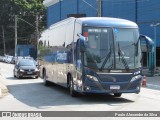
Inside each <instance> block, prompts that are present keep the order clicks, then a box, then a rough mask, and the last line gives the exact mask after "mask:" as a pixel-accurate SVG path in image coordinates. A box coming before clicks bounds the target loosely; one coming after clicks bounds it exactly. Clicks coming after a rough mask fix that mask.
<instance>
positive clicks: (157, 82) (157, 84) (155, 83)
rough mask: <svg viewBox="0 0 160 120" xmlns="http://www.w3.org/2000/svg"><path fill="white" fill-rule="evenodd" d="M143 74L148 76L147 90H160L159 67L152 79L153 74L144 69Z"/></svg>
mask: <svg viewBox="0 0 160 120" xmlns="http://www.w3.org/2000/svg"><path fill="white" fill-rule="evenodd" d="M142 73H143V75H144V76H146V81H147V85H146V88H150V89H156V90H160V68H158V67H157V69H156V71H155V72H154V75H153V76H152V77H151V72H150V71H149V70H148V69H143V70H142Z"/></svg>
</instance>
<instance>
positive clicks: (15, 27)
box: [14, 15, 17, 57]
mask: <svg viewBox="0 0 160 120" xmlns="http://www.w3.org/2000/svg"><path fill="white" fill-rule="evenodd" d="M14 29H15V57H16V56H17V52H16V48H17V15H15V26H14Z"/></svg>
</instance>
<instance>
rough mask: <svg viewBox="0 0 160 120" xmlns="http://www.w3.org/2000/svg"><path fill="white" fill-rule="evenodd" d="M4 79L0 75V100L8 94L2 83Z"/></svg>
mask: <svg viewBox="0 0 160 120" xmlns="http://www.w3.org/2000/svg"><path fill="white" fill-rule="evenodd" d="M3 80H4V78H3V77H2V76H1V75H0V98H2V97H4V96H6V95H7V94H8V88H7V87H6V85H5V84H4V83H3Z"/></svg>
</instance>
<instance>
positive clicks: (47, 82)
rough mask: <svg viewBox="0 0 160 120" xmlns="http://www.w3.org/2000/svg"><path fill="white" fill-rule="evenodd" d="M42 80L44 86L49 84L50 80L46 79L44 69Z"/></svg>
mask: <svg viewBox="0 0 160 120" xmlns="http://www.w3.org/2000/svg"><path fill="white" fill-rule="evenodd" d="M43 80H44V85H45V86H50V85H51V82H49V81H48V80H47V76H46V71H45V70H44V71H43Z"/></svg>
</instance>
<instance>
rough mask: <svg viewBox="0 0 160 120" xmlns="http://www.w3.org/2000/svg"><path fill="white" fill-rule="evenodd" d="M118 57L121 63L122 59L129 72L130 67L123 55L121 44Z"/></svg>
mask: <svg viewBox="0 0 160 120" xmlns="http://www.w3.org/2000/svg"><path fill="white" fill-rule="evenodd" d="M118 56H119V61H120V58H121V60H122V63H123V65H124V67H125V69H126V70H129V66H128V64H127V61H126V59H125V58H124V55H123V53H122V50H121V48H120V46H119V43H118ZM120 56H121V57H120Z"/></svg>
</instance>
